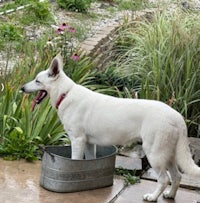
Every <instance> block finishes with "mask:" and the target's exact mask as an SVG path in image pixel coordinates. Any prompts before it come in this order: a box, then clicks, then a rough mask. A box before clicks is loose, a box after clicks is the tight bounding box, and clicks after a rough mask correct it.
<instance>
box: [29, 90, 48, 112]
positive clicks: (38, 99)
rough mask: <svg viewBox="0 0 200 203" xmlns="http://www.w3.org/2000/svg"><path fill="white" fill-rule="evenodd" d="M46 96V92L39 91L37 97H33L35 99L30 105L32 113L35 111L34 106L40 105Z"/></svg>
mask: <svg viewBox="0 0 200 203" xmlns="http://www.w3.org/2000/svg"><path fill="white" fill-rule="evenodd" d="M46 96H47V91H45V90H40V91H39V93H38V94H37V96H36V97H35V99H34V100H33V103H32V111H34V109H35V106H36V105H37V104H40V103H41V102H42V101H43V100H44V98H45V97H46Z"/></svg>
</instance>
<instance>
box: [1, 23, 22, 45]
mask: <svg viewBox="0 0 200 203" xmlns="http://www.w3.org/2000/svg"><path fill="white" fill-rule="evenodd" d="M22 34H23V28H21V27H19V26H17V25H15V24H14V23H2V24H1V25H0V48H3V45H4V44H5V43H6V42H7V43H8V42H13V41H15V42H17V41H21V40H22Z"/></svg>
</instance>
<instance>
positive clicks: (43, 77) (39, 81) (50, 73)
mask: <svg viewBox="0 0 200 203" xmlns="http://www.w3.org/2000/svg"><path fill="white" fill-rule="evenodd" d="M62 69H63V59H62V57H61V55H60V54H58V55H57V56H56V57H55V58H54V59H53V60H52V62H51V65H50V67H49V68H48V69H47V70H45V71H42V72H40V73H38V75H37V76H36V77H35V79H34V80H32V81H30V82H28V83H26V84H25V85H24V86H23V87H22V88H21V90H22V91H23V92H25V93H32V92H36V91H39V93H38V95H37V96H36V97H35V99H34V101H33V105H32V109H34V108H35V105H37V104H39V103H41V102H42V101H43V100H44V98H45V97H46V96H47V95H48V93H49V92H50V91H51V88H52V86H53V83H54V82H55V81H57V79H58V78H59V76H60V74H61V72H62Z"/></svg>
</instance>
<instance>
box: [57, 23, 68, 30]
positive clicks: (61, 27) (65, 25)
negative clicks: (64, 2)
mask: <svg viewBox="0 0 200 203" xmlns="http://www.w3.org/2000/svg"><path fill="white" fill-rule="evenodd" d="M68 27H69V26H68V25H67V24H66V23H63V24H62V25H60V26H59V28H60V29H61V30H63V31H64V30H65V29H66V28H68Z"/></svg>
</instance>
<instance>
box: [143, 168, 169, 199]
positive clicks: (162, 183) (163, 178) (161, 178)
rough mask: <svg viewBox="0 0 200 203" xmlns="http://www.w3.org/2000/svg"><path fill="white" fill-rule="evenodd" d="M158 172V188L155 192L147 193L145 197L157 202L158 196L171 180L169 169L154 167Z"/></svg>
mask: <svg viewBox="0 0 200 203" xmlns="http://www.w3.org/2000/svg"><path fill="white" fill-rule="evenodd" d="M153 169H154V170H155V171H156V173H157V174H158V180H157V188H156V190H155V191H154V192H153V193H149V194H145V195H144V196H143V199H144V200H146V201H150V202H156V201H157V199H158V197H159V196H160V195H161V194H162V193H163V191H164V190H165V188H166V187H167V184H168V182H169V177H168V175H167V171H166V170H164V169H159V168H155V167H154V168H153Z"/></svg>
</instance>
